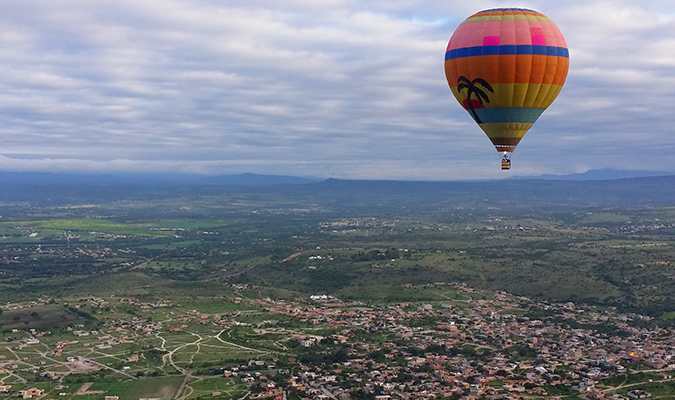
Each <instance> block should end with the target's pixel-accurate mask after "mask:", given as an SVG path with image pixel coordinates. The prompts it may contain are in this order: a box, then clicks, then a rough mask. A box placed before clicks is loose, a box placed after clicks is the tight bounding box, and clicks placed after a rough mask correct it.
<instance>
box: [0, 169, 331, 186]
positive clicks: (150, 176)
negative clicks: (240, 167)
mask: <svg viewBox="0 0 675 400" xmlns="http://www.w3.org/2000/svg"><path fill="white" fill-rule="evenodd" d="M321 180H322V179H320V178H310V177H297V176H284V175H259V174H251V173H246V174H240V175H219V176H209V175H199V174H162V173H146V174H143V173H141V174H133V173H128V174H124V173H118V174H86V173H51V172H0V185H3V186H33V187H34V186H137V185H144V186H145V185H206V186H268V185H282V184H307V183H315V182H319V181H321Z"/></svg>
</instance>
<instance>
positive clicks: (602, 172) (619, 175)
mask: <svg viewBox="0 0 675 400" xmlns="http://www.w3.org/2000/svg"><path fill="white" fill-rule="evenodd" d="M673 174H675V173H673V172H662V171H625V170H617V169H591V170H588V171H586V172H583V173H577V174H567V175H551V174H547V175H539V176H527V177H513V178H510V179H546V180H560V181H604V180H611V179H629V178H647V177H650V176H668V175H673Z"/></svg>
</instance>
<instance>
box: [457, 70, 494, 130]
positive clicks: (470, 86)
mask: <svg viewBox="0 0 675 400" xmlns="http://www.w3.org/2000/svg"><path fill="white" fill-rule="evenodd" d="M457 81H458V82H459V85H458V86H457V90H458V91H460V92H461V91H462V90H464V89H466V90H467V93H466V101H467V103H468V106H469V111H470V112H471V115H472V116H473V119H474V120H475V121H476V123H478V124H482V123H483V121H481V119H480V118H479V117H478V114H477V113H476V109H475V108H474V106H473V102H472V101H471V95H473V94H475V95H476V99H477V100H478V102H479V103H480V104H481V105H483V100H485V102H486V103H489V102H490V98H489V97H488V95H487V94H485V92H484V91H482V90H481V89H480V88H478V86H476V84H480V85H481V86H483V87H484V88H485V89H487V90H488V91H490V93H494V89H492V86H490V84H489V83H487V81H486V80H485V79H482V78H476V79H474V80H473V81H470V80H469V79H468V78H466V77H464V76H460V77H459V79H457Z"/></svg>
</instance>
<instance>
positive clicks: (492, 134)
mask: <svg viewBox="0 0 675 400" xmlns="http://www.w3.org/2000/svg"><path fill="white" fill-rule="evenodd" d="M568 69H569V51H568V49H567V44H566V42H565V38H564V37H563V35H562V33H561V32H560V29H558V27H557V26H555V24H554V23H553V21H551V20H550V19H549V18H548V17H546V16H545V15H544V14H541V13H538V12H536V11H533V10H526V9H520V8H500V9H491V10H485V11H480V12H478V13H476V14H474V15H472V16H470V17H469V18H467V19H466V20H465V21H464V22H463V23H462V24H461V25H460V26H459V27H458V28H457V30H456V31H455V33H454V34H453V35H452V37H451V38H450V42H449V43H448V47H447V49H446V53H445V76H446V78H447V80H448V84H449V85H450V89H451V90H452V93H453V94H454V95H455V98H456V99H457V101H459V103H460V104H461V105H462V107H464V109H466V110H467V111H468V112H469V114H471V116H472V117H473V118H474V120H475V121H476V122H477V123H478V125H479V126H480V127H481V129H483V131H484V132H485V133H486V134H487V136H488V137H489V138H490V140H491V141H492V143H493V144H494V146H495V148H496V149H497V151H500V152H501V151H509V152H510V151H513V150H515V148H516V145H517V144H518V142H520V139H522V137H523V135H525V133H526V132H527V130H528V129H530V127H531V126H532V124H533V123H534V122H535V121H536V120H537V118H539V116H540V115H541V114H542V113H543V112H544V110H545V109H546V108H547V107H548V106H549V105H551V103H552V102H553V100H555V98H556V96H557V95H558V93H559V92H560V90H561V89H562V86H563V84H564V83H565V78H566V77H567V71H568Z"/></svg>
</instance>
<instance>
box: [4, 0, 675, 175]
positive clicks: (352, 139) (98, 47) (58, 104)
mask: <svg viewBox="0 0 675 400" xmlns="http://www.w3.org/2000/svg"><path fill="white" fill-rule="evenodd" d="M0 4H2V10H3V12H2V13H0V138H2V141H1V142H0V143H1V145H0V171H48V172H80V171H87V172H96V173H99V172H105V173H109V172H163V173H200V174H210V175H218V174H239V173H245V172H250V173H259V174H275V175H297V176H312V177H323V178H343V179H404V180H464V179H499V178H506V177H510V176H515V175H519V176H536V175H541V174H569V173H580V172H585V171H587V170H591V169H607V168H609V169H619V170H649V171H663V172H673V173H675V140H674V139H675V135H674V134H673V133H674V132H675V0H663V1H658V0H645V1H642V2H636V1H634V0H631V1H624V0H608V1H598V0H566V1H564V2H562V1H552V0H548V1H520V0H514V1H511V2H504V1H482V0H474V1H466V0H443V1H441V0H416V1H409V0H406V1H401V0H321V1H317V0H284V1H275V0H245V1H244V0H227V1H219V0H96V1H91V0H59V1H54V0H0ZM495 7H523V8H529V9H534V10H537V11H539V12H542V13H544V14H546V15H547V16H548V17H549V18H551V19H552V20H553V21H554V22H555V23H556V25H558V27H559V28H560V30H561V31H562V32H563V34H564V35H565V38H566V41H567V44H568V47H569V50H570V71H569V75H568V77H567V82H566V84H565V87H564V88H563V90H562V92H561V93H560V95H559V96H558V99H557V100H556V101H555V102H554V103H553V104H552V105H551V107H550V108H549V109H548V110H547V111H546V112H544V114H543V115H542V116H541V118H540V119H539V121H538V122H537V123H536V124H535V126H534V127H533V128H532V129H531V130H530V131H529V132H528V134H527V135H526V136H525V138H524V139H523V140H522V141H521V142H520V145H519V146H518V149H517V150H516V151H515V152H514V154H513V166H512V170H511V171H501V170H500V164H499V161H500V156H499V154H498V153H497V152H496V151H495V150H494V148H493V147H492V144H491V143H490V142H489V140H488V139H487V137H486V136H485V135H484V134H483V132H482V131H481V130H480V128H478V126H477V125H476V124H475V123H474V122H473V120H472V119H471V117H470V115H469V114H468V113H467V112H466V111H465V110H463V109H462V108H461V107H460V105H459V104H458V103H457V101H456V100H455V99H454V97H453V96H452V93H451V92H450V90H449V88H448V86H447V83H446V80H445V74H444V68H443V64H444V56H445V48H446V46H447V43H448V40H449V38H450V36H452V33H453V32H454V30H455V28H456V27H457V26H458V25H459V24H460V23H461V22H462V21H463V20H464V19H466V18H467V17H468V16H470V15H472V14H473V13H475V12H477V11H480V10H483V9H489V8H495Z"/></svg>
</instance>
